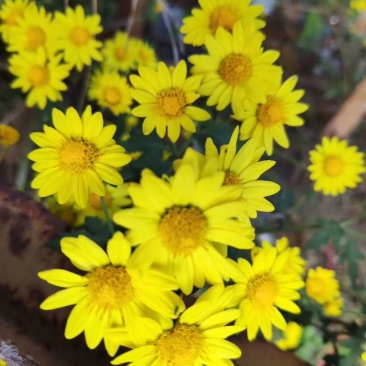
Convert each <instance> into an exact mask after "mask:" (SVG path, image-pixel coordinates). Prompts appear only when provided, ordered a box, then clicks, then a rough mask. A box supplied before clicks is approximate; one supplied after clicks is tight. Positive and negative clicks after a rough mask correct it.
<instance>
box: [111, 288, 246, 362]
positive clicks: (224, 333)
mask: <svg viewBox="0 0 366 366" xmlns="http://www.w3.org/2000/svg"><path fill="white" fill-rule="evenodd" d="M222 304H223V302H222V301H221V300H219V301H212V300H209V299H205V294H203V295H202V298H201V297H200V298H198V300H197V301H196V303H195V304H194V305H192V306H190V307H189V308H188V309H186V310H185V311H184V312H183V313H182V314H181V315H180V317H179V318H178V319H177V322H176V324H175V325H174V326H172V327H170V328H165V329H164V328H162V327H160V329H159V328H158V327H155V329H153V330H152V331H151V332H150V335H151V340H150V341H149V342H148V343H146V344H144V345H141V346H139V347H135V348H134V349H133V350H131V351H127V352H126V353H124V354H122V355H120V356H118V357H117V358H115V359H114V360H113V361H112V362H111V363H112V365H120V364H125V363H126V364H127V365H134V364H137V363H138V364H139V365H140V366H151V365H154V366H163V365H164V366H165V365H172V366H185V365H195V366H203V365H212V366H214V365H215V366H216V365H225V366H234V363H233V362H232V361H231V359H236V358H239V357H240V356H241V350H240V348H239V347H238V346H236V345H235V344H233V343H231V342H230V341H227V340H226V339H225V338H227V337H229V336H231V335H233V334H235V333H238V332H240V331H242V330H243V328H242V327H239V326H235V325H227V324H228V323H230V322H232V321H234V320H235V319H236V318H237V317H238V316H239V314H240V311H239V310H237V309H229V310H225V309H224V308H223V306H222ZM114 338H116V341H118V338H120V339H125V338H126V337H125V335H124V332H123V330H117V332H116V333H115V335H114Z"/></svg>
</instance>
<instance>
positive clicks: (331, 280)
mask: <svg viewBox="0 0 366 366" xmlns="http://www.w3.org/2000/svg"><path fill="white" fill-rule="evenodd" d="M305 289H306V293H307V295H308V296H309V297H310V298H312V299H314V300H315V301H316V302H318V303H319V304H322V305H324V304H326V303H328V302H331V301H333V300H334V299H336V298H338V297H340V292H339V283H338V280H337V279H336V278H335V272H334V271H333V270H331V269H326V268H322V267H316V268H315V269H313V268H311V269H309V272H308V276H307V279H306V282H305Z"/></svg>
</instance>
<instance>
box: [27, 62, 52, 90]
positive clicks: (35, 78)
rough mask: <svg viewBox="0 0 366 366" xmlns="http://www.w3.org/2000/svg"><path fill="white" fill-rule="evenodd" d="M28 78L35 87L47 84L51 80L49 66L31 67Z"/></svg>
mask: <svg viewBox="0 0 366 366" xmlns="http://www.w3.org/2000/svg"><path fill="white" fill-rule="evenodd" d="M28 80H29V82H30V83H31V85H32V86H33V87H40V86H44V85H47V84H48V81H49V73H48V69H47V67H46V66H37V65H33V66H32V67H31V68H30V69H29V73H28Z"/></svg>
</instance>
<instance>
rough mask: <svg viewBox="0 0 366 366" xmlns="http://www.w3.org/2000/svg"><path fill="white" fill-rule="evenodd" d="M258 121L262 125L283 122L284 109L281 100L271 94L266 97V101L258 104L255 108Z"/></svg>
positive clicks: (268, 125) (266, 125) (267, 125)
mask: <svg viewBox="0 0 366 366" xmlns="http://www.w3.org/2000/svg"><path fill="white" fill-rule="evenodd" d="M257 119H258V122H259V123H260V124H261V125H262V126H264V127H270V126H274V125H276V124H278V123H281V124H283V120H284V110H283V105H282V102H281V101H280V100H279V99H277V98H276V97H273V96H268V97H267V103H265V104H260V105H259V107H258V109H257Z"/></svg>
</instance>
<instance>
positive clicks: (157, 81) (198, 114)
mask: <svg viewBox="0 0 366 366" xmlns="http://www.w3.org/2000/svg"><path fill="white" fill-rule="evenodd" d="M139 74H140V76H137V75H131V76H130V81H131V83H132V85H133V87H134V90H133V91H132V97H133V98H134V99H135V100H136V101H137V102H138V103H139V104H140V105H139V106H137V107H136V108H134V109H133V110H132V114H133V115H135V116H137V117H145V119H144V122H143V125H142V129H143V133H144V134H145V135H149V134H150V133H151V132H152V131H153V130H154V129H156V132H157V134H158V135H159V137H161V138H163V137H164V136H165V134H166V130H168V137H169V139H170V140H171V141H172V142H176V141H177V140H178V138H179V135H180V132H181V128H183V129H184V130H187V131H189V132H196V126H195V124H194V123H193V121H199V122H201V121H207V120H208V119H209V118H210V114H209V113H208V112H206V111H205V110H203V109H201V108H198V107H195V106H193V105H192V104H193V103H194V102H195V101H196V100H197V99H198V98H199V97H200V95H199V94H198V93H196V91H197V89H198V87H199V85H200V82H201V79H202V77H201V76H191V77H188V78H187V65H186V63H185V61H180V62H179V63H178V65H177V66H176V67H172V68H171V69H169V68H168V67H167V65H166V64H165V63H163V62H159V64H158V68H157V70H156V71H155V70H153V69H151V68H148V67H140V68H139Z"/></svg>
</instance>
